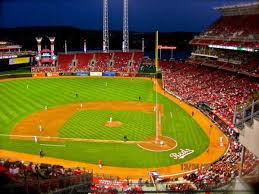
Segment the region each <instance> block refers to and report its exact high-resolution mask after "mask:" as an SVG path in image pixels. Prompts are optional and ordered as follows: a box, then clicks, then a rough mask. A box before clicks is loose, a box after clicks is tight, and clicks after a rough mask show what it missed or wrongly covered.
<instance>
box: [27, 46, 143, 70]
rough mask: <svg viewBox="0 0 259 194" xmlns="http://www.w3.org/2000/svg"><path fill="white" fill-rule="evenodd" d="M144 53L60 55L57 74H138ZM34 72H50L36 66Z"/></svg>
mask: <svg viewBox="0 0 259 194" xmlns="http://www.w3.org/2000/svg"><path fill="white" fill-rule="evenodd" d="M142 58H143V52H137V51H136V52H127V53H123V52H109V53H101V52H100V53H98V52H96V53H78V54H60V55H59V56H58V62H57V67H56V69H55V70H56V71H57V72H86V71H92V72H108V71H112V72H124V73H126V72H127V73H128V72H135V73H136V72H137V71H138V69H139V65H140V63H141V61H142ZM32 71H33V72H48V69H46V68H42V67H37V66H35V67H34V68H33V69H32Z"/></svg>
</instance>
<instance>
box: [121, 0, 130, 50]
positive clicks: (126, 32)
mask: <svg viewBox="0 0 259 194" xmlns="http://www.w3.org/2000/svg"><path fill="white" fill-rule="evenodd" d="M128 8H129V1H128V0H123V41H122V51H123V52H128V51H129V17H128V16H129V9H128Z"/></svg>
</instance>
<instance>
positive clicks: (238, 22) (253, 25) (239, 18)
mask: <svg viewBox="0 0 259 194" xmlns="http://www.w3.org/2000/svg"><path fill="white" fill-rule="evenodd" d="M258 20H259V14H247V15H233V16H222V17H221V18H220V19H219V20H217V21H216V22H215V23H214V24H212V26H210V27H209V28H208V29H207V30H206V31H205V32H204V33H203V35H206V36H224V37H239V36H248V35H250V34H258V33H259V24H258V22H256V21H258Z"/></svg>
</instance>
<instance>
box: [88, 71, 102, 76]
mask: <svg viewBox="0 0 259 194" xmlns="http://www.w3.org/2000/svg"><path fill="white" fill-rule="evenodd" d="M102 75H103V73H102V72H90V76H102Z"/></svg>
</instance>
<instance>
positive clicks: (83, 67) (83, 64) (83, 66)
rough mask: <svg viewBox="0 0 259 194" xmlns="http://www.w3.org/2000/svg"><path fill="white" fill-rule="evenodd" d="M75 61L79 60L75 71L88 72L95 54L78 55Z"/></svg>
mask: <svg viewBox="0 0 259 194" xmlns="http://www.w3.org/2000/svg"><path fill="white" fill-rule="evenodd" d="M75 59H76V60H77V65H76V68H75V71H88V68H89V64H90V63H91V60H92V59H93V53H87V54H85V53H78V54H76V55H75Z"/></svg>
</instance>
